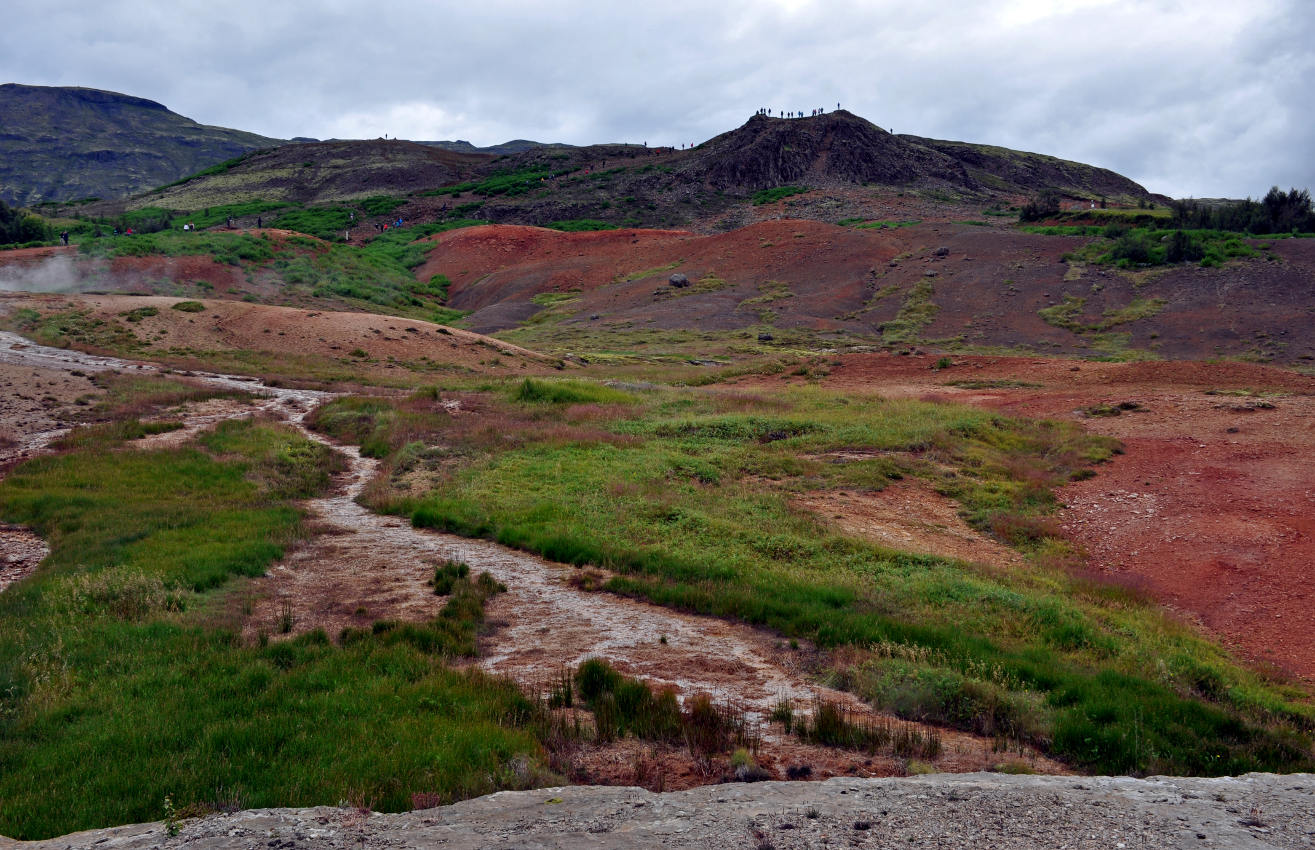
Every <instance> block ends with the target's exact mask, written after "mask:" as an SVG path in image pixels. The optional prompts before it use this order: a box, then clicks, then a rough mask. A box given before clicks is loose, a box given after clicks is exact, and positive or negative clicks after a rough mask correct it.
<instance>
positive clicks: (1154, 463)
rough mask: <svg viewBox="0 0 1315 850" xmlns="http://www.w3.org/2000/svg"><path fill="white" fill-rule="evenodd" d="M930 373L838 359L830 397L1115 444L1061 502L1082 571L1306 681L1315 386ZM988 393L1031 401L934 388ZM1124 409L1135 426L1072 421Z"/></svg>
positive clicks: (1260, 375) (1196, 366) (1205, 371)
mask: <svg viewBox="0 0 1315 850" xmlns="http://www.w3.org/2000/svg"><path fill="white" fill-rule="evenodd" d="M934 360H935V358H933V357H896V356H889V355H852V356H847V357H842V358H840V361H839V362H840V364H841V365H839V366H836V367H835V368H834V369H833V371H832V373H831V375H830V376H829V377H828V378H827V382H828V383H829V384H830V385H832V386H836V387H845V388H847V389H851V390H853V389H862V390H866V391H871V392H875V393H880V394H882V395H899V396H910V397H918V398H924V399H928V400H943V401H957V402H967V403H971V404H978V405H983V406H987V407H991V408H994V409H998V410H1000V411H1002V412H1005V413H1009V414H1017V415H1020V416H1031V417H1046V418H1053V419H1081V421H1082V422H1083V424H1084V426H1085V427H1086V428H1088V429H1090V430H1091V431H1094V432H1096V433H1100V434H1106V435H1109V436H1113V437H1117V438H1118V439H1120V440H1121V441H1122V442H1123V445H1124V453H1123V454H1122V455H1119V456H1117V457H1116V458H1115V459H1114V460H1113V461H1112V462H1110V463H1108V464H1105V465H1102V466H1101V467H1099V468H1098V469H1097V475H1096V476H1095V477H1094V478H1091V479H1088V480H1086V481H1082V482H1078V483H1074V484H1070V485H1068V486H1067V487H1065V488H1064V489H1063V490H1062V491H1061V493H1060V497H1061V498H1062V499H1063V501H1064V502H1065V503H1066V507H1065V509H1064V510H1063V511H1062V513H1061V515H1060V520H1061V522H1062V524H1063V526H1064V528H1065V530H1066V531H1067V532H1068V533H1069V534H1070V535H1071V536H1072V538H1073V539H1074V540H1075V541H1077V542H1078V543H1079V544H1081V545H1082V546H1083V547H1084V548H1085V549H1086V551H1087V552H1088V554H1089V569H1090V570H1091V571H1092V572H1094V573H1097V574H1099V575H1101V576H1104V577H1106V578H1108V579H1109V580H1111V581H1115V582H1119V583H1124V584H1127V585H1131V586H1135V587H1138V588H1141V589H1143V590H1145V591H1146V592H1148V593H1149V594H1150V595H1151V596H1153V597H1154V598H1155V599H1157V600H1160V601H1161V602H1164V603H1166V604H1168V605H1169V606H1170V607H1171V608H1172V609H1176V610H1177V611H1179V612H1180V613H1181V614H1183V615H1184V616H1186V617H1187V618H1188V619H1191V620H1195V621H1197V622H1198V623H1199V624H1201V625H1203V626H1204V627H1205V628H1206V629H1207V630H1209V631H1211V632H1213V633H1215V634H1216V635H1218V636H1219V637H1220V638H1222V639H1223V641H1224V643H1225V644H1226V645H1230V646H1231V647H1233V648H1234V649H1236V650H1238V651H1239V652H1240V653H1241V654H1243V655H1244V656H1246V657H1248V658H1250V659H1251V660H1253V661H1255V662H1260V663H1262V664H1264V665H1266V666H1269V665H1273V666H1274V667H1277V668H1278V669H1279V670H1281V671H1286V672H1288V673H1291V674H1295V675H1297V676H1299V677H1301V678H1304V679H1307V680H1309V679H1310V678H1312V677H1315V591H1312V581H1313V580H1315V378H1310V377H1303V376H1300V375H1296V374H1293V373H1291V372H1285V371H1282V370H1278V369H1271V368H1266V367H1261V366H1253V365H1249V364H1239V363H1223V364H1208V363H1192V362H1151V363H1129V364H1114V363H1090V362H1082V363H1074V362H1072V361H1064V360H1035V359H1025V358H989V357H960V358H956V359H955V365H954V366H953V367H951V368H950V369H946V370H942V371H933V370H931V369H930V368H929V367H930V365H931V363H932V362H934ZM996 379H1006V380H1008V379H1012V380H1018V381H1026V382H1033V383H1039V384H1042V386H1041V387H1040V388H1017V389H987V390H966V389H959V388H955V387H950V386H946V385H945V384H946V382H948V381H952V380H996ZM1211 390H1214V391H1216V392H1217V393H1218V392H1223V393H1224V394H1208V391H1211ZM1229 391H1232V392H1233V393H1248V394H1247V395H1239V394H1227V393H1228V392H1229ZM1261 392H1263V393H1266V394H1267V395H1255V393H1261ZM1269 393H1273V395H1268V394H1269ZM1124 401H1135V402H1137V403H1139V404H1140V405H1141V406H1142V407H1143V408H1144V411H1130V412H1125V413H1123V414H1122V415H1119V416H1113V417H1094V416H1087V415H1085V414H1082V413H1080V412H1079V411H1080V409H1081V408H1086V407H1089V406H1092V405H1097V404H1114V405H1117V404H1118V403H1120V402H1124ZM1266 405H1273V407H1272V409H1271V408H1268V407H1266Z"/></svg>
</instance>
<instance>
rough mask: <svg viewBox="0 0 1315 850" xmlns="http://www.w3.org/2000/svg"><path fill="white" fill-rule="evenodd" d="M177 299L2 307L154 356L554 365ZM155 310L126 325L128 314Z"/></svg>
mask: <svg viewBox="0 0 1315 850" xmlns="http://www.w3.org/2000/svg"><path fill="white" fill-rule="evenodd" d="M181 302H182V299H179V298H170V297H162V296H128V295H76V296H75V295H62V296H61V295H46V296H27V297H24V296H22V295H11V296H8V298H7V299H6V301H5V302H4V305H3V306H4V307H6V308H8V309H10V310H14V309H19V308H22V307H33V308H35V309H38V310H39V311H41V312H43V313H50V312H61V311H66V310H85V311H88V313H89V315H90V317H91V318H93V319H97V320H100V321H103V322H107V323H114V324H116V325H119V326H121V327H123V328H125V329H127V330H129V331H131V332H132V333H133V334H134V335H135V336H136V337H137V338H138V339H139V340H141V341H142V342H143V343H145V344H147V345H148V346H149V349H148V350H144V351H143V354H144V355H145V354H149V355H150V356H151V357H152V358H156V357H162V356H167V355H171V354H172V355H175V356H178V355H183V356H185V355H186V354H187V353H189V352H191V353H195V352H224V351H256V352H263V353H266V354H270V355H276V356H304V355H312V356H318V357H323V358H329V359H341V360H343V361H344V362H349V363H352V364H354V365H359V366H366V367H368V366H370V365H371V364H377V365H379V366H380V367H381V368H391V366H390V364H391V363H392V362H393V361H399V362H400V361H406V362H412V361H422V360H428V361H432V362H433V363H434V364H443V365H447V366H459V367H467V368H478V367H480V365H481V361H484V360H486V359H489V358H492V357H495V356H496V357H503V358H510V359H511V361H512V364H514V365H517V366H520V367H522V368H524V367H527V366H530V365H534V366H536V367H537V366H542V365H543V364H544V363H546V362H548V361H547V358H544V357H542V356H540V355H538V354H536V353H534V352H532V351H529V350H527V349H524V348H521V347H519V346H516V345H512V344H511V343H507V342H502V341H501V340H496V339H491V338H489V337H486V336H482V335H480V334H476V333H471V332H470V331H464V330H459V329H457V328H449V327H447V326H445V325H436V324H433V323H431V322H424V321H420V320H418V319H400V318H396V317H393V316H384V315H379V314H377V313H340V312H333V311H321V310H302V309H297V308H293V307H273V306H269V305H264V304H251V303H247V302H242V301H222V300H205V301H202V302H196V303H200V304H202V305H203V306H204V309H203V310H200V311H198V312H188V311H186V310H179V309H174V307H175V306H176V305H178V304H179V303H181ZM143 308H153V309H154V310H155V311H156V312H155V313H154V314H153V315H141V314H140V313H138V314H137V315H138V316H140V318H138V319H137V320H136V321H132V322H125V319H124V317H125V315H126V314H129V313H132V312H133V311H141V310H142V309H143Z"/></svg>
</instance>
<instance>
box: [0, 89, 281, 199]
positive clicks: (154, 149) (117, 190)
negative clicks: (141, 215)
mask: <svg viewBox="0 0 1315 850" xmlns="http://www.w3.org/2000/svg"><path fill="white" fill-rule="evenodd" d="M0 127H2V128H4V129H3V132H2V133H0V200H4V201H6V202H8V203H11V204H18V205H23V206H27V205H32V204H36V203H39V202H41V201H73V200H77V199H82V198H106V199H111V198H120V197H124V196H126V195H130V194H136V193H137V192H141V191H144V190H146V189H150V188H152V187H155V186H159V185H160V184H162V183H168V182H171V181H173V180H177V179H178V178H180V177H183V176H186V175H188V174H193V173H195V172H198V171H201V170H202V169H204V168H206V167H208V166H212V165H214V164H215V163H218V162H222V161H224V160H227V159H230V158H232V157H235V156H239V155H241V154H243V153H245V152H247V151H252V150H255V149H257V148H267V147H272V146H275V145H278V144H281V142H280V140H278V139H270V138H266V137H264V136H259V135H256V134H254V133H245V132H242V131H240V130H229V129H225V128H223V127H209V126H205V125H202V124H198V123H196V122H195V121H192V120H190V119H188V118H184V117H183V116H181V115H178V114H176V113H173V112H170V111H169V110H168V109H167V108H165V107H164V106H162V105H161V104H158V103H155V102H154V101H150V100H146V99H144V98H139V97H132V96H130V95H124V94H118V93H116V92H107V91H100V90H98V89H88V88H55V87H47V86H25V85H18V84H15V83H6V84H4V85H0Z"/></svg>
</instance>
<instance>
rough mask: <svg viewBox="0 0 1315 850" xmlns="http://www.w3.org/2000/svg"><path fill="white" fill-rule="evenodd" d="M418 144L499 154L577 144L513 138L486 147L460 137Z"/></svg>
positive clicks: (566, 146)
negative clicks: (453, 139) (446, 140)
mask: <svg viewBox="0 0 1315 850" xmlns="http://www.w3.org/2000/svg"><path fill="white" fill-rule="evenodd" d="M417 144H421V145H429V146H430V147H435V148H442V149H443V150H445V151H452V152H453V153H491V154H496V155H499V156H501V155H503V154H513V153H525V152H526V151H527V150H531V149H532V148H571V147H575V145H568V144H565V143H563V142H532V141H530V140H529V139H512V140H511V141H509V142H503V143H502V144H500V145H489V146H488V147H486V148H481V147H478V146H476V145H472V144H471V143H470V142H467V141H464V140H462V139H458V140H457V141H455V142H417Z"/></svg>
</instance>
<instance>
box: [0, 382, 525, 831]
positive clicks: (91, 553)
mask: <svg viewBox="0 0 1315 850" xmlns="http://www.w3.org/2000/svg"><path fill="white" fill-rule="evenodd" d="M167 389H168V388H167V387H163V386H160V385H159V382H156V383H155V385H154V386H150V387H142V386H137V387H133V386H129V385H119V386H118V387H117V388H116V391H117V393H118V395H119V396H120V397H119V398H117V399H110V400H109V401H108V402H107V407H106V408H104V409H105V410H106V411H108V412H111V413H112V412H113V411H115V410H118V411H120V417H119V418H110V419H108V420H107V421H104V422H100V423H98V424H95V425H89V426H87V427H85V428H83V429H79V430H76V431H75V432H74V433H73V434H72V435H71V436H70V438H68V439H67V440H66V441H65V442H64V446H63V448H61V449H60V450H59V451H58V452H57V453H55V454H53V455H50V456H45V457H41V458H38V459H35V460H31V461H28V462H26V463H24V464H22V465H21V466H19V467H17V468H15V469H14V470H12V471H11V472H10V473H9V475H8V477H7V478H6V479H5V480H4V481H3V482H0V518H3V520H4V521H7V522H17V523H23V524H25V525H29V526H31V527H32V528H34V529H35V530H36V531H37V532H38V533H40V534H41V535H42V536H43V537H45V538H46V539H47V540H48V541H49V543H50V547H51V554H50V556H49V557H48V558H47V560H46V561H45V562H43V564H42V565H41V567H40V568H39V570H38V571H37V573H36V574H34V575H33V576H31V577H29V578H28V579H26V580H24V581H22V582H20V583H18V584H17V585H14V586H13V587H11V588H9V589H8V590H6V591H5V592H4V593H3V594H0V835H8V836H13V837H17V838H27V839H35V838H43V837H49V836H52V835H58V834H62V833H66V832H71V831H74V830H80V829H86V828H91V827H99V826H106V825H111V824H119V823H131V822H138V821H150V820H158V819H160V818H162V817H164V816H165V815H166V808H165V802H164V801H165V799H166V797H168V798H170V800H171V802H172V804H173V805H174V806H175V807H176V808H177V810H178V811H179V812H181V813H183V814H199V813H202V812H205V811H214V810H231V809H235V808H241V807H264V806H285V805H312V804H325V803H328V804H333V803H337V802H339V801H346V802H350V803H352V804H354V805H362V806H373V807H376V808H380V809H384V810H401V809H407V808H410V807H411V805H412V802H413V800H415V799H419V800H422V801H425V803H426V804H428V805H433V804H434V803H436V802H442V801H450V800H454V799H460V798H464V797H468V796H472V795H477V794H481V793H485V792H488V791H492V790H496V789H499V788H517V787H526V786H528V785H532V784H541V783H542V781H543V779H542V778H541V775H542V769H541V768H540V767H539V756H540V753H541V747H540V744H539V742H538V738H537V736H536V734H535V732H534V731H533V729H532V728H531V727H530V724H529V721H530V719H531V718H532V716H533V714H534V705H533V704H532V703H531V702H530V701H529V700H527V699H526V698H525V697H524V696H523V695H521V694H520V693H519V692H518V691H517V690H516V689H515V688H514V687H513V686H511V685H508V684H506V683H503V682H499V681H495V680H492V679H490V678H488V677H485V676H482V675H480V674H478V673H473V672H459V671H456V670H454V669H453V668H452V667H451V666H450V665H449V663H448V661H449V659H451V658H455V657H460V656H466V655H471V654H473V653H474V635H475V632H476V630H477V628H478V624H479V622H480V620H481V619H482V610H483V600H484V599H485V598H486V597H487V596H488V595H489V594H490V593H492V592H494V591H495V590H496V588H491V587H490V586H489V583H488V582H484V581H479V580H476V579H474V578H473V577H470V578H467V577H462V578H461V579H460V580H457V581H454V582H453V583H452V584H451V585H450V586H449V587H448V588H446V590H447V591H448V597H447V598H448V602H447V603H446V604H445V605H444V606H443V607H442V609H441V611H440V613H439V614H438V615H437V616H436V617H435V618H434V619H433V620H432V621H430V622H428V623H420V624H410V625H406V626H401V625H398V624H391V623H387V622H380V623H376V624H375V627H374V628H373V629H372V630H366V631H358V632H345V633H344V634H342V635H336V636H334V639H333V640H330V638H329V637H328V636H327V635H325V634H324V633H323V632H311V633H309V634H306V635H302V636H300V637H298V638H296V639H293V640H286V639H285V640H278V636H277V635H275V636H270V637H267V636H263V635H262V636H261V640H260V641H259V644H258V645H244V644H243V643H242V642H241V641H240V640H239V639H238V637H237V634H238V629H239V627H240V623H239V622H234V621H233V618H234V614H233V613H232V612H233V608H234V606H233V605H231V604H226V600H228V599H229V598H230V595H231V594H233V593H234V592H236V591H237V590H239V589H240V588H241V587H242V585H243V583H244V581H246V580H247V578H248V577H251V576H257V575H261V574H262V573H263V572H264V571H265V569H266V568H267V567H268V566H269V565H270V564H271V563H273V562H274V561H275V560H276V559H278V558H279V557H281V556H282V554H283V553H284V551H286V548H287V547H288V546H289V545H290V544H292V543H294V542H295V541H296V540H297V539H299V538H300V537H302V536H303V535H304V533H305V532H304V529H303V528H302V526H301V513H300V511H299V509H298V508H297V507H296V505H295V502H294V501H293V500H295V499H299V498H304V497H306V496H310V495H314V494H315V493H318V492H320V491H321V490H322V489H323V488H324V487H325V486H326V484H327V482H328V476H329V474H330V473H331V472H332V471H333V470H334V469H335V468H337V467H338V466H339V465H340V463H341V461H340V459H339V456H337V455H336V454H335V453H333V452H331V451H330V450H328V449H327V448H326V447H324V446H322V445H320V444H318V443H313V442H310V441H308V440H306V439H305V438H304V437H302V436H300V435H299V434H298V433H297V432H295V431H293V430H291V429H289V428H287V427H286V426H282V425H279V424H276V423H268V422H260V421H252V420H249V419H248V420H237V421H230V422H227V423H224V424H221V425H220V426H219V427H217V428H216V429H215V430H213V431H211V432H209V433H206V434H203V435H202V436H201V437H200V438H199V439H198V440H197V441H196V442H195V443H193V444H191V445H189V446H186V447H184V448H178V449H162V450H153V451H148V450H139V449H135V448H131V447H129V446H127V445H126V444H125V440H127V439H132V438H135V437H138V436H142V435H144V434H147V433H155V432H159V431H163V430H169V428H170V427H176V426H171V425H170V424H169V423H167V422H166V423H153V424H149V425H143V424H142V423H140V421H139V420H138V419H137V418H136V415H138V414H144V413H146V412H149V410H148V407H149V404H148V402H147V401H146V400H147V399H149V398H152V397H153V398H155V399H156V400H157V401H159V400H162V399H163V398H165V397H166V396H167V392H166V391H167ZM173 392H174V396H175V397H178V396H183V395H190V396H191V397H195V396H196V393H195V391H194V389H193V388H189V387H185V386H181V385H180V386H177V387H174V388H173ZM271 638H272V639H271ZM417 795H418V796H417Z"/></svg>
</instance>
